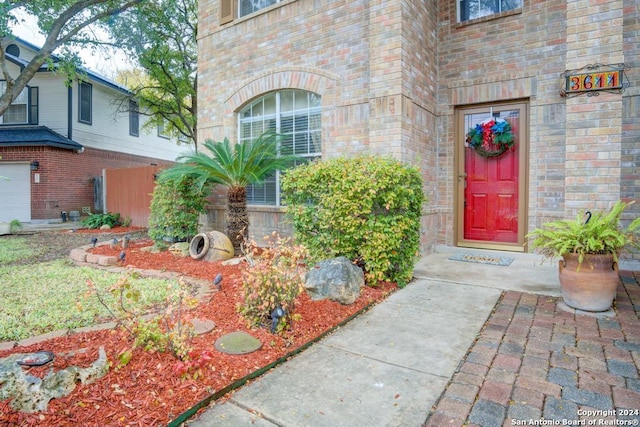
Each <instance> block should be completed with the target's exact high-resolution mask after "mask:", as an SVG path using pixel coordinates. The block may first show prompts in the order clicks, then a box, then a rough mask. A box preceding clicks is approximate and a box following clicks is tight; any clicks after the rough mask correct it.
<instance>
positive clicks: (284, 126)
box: [238, 90, 322, 206]
mask: <svg viewBox="0 0 640 427" xmlns="http://www.w3.org/2000/svg"><path fill="white" fill-rule="evenodd" d="M321 129H322V128H321V107H320V96H319V95H317V94H315V93H312V92H306V91H303V90H282V91H279V92H272V93H269V94H267V95H265V96H263V97H261V98H259V99H257V100H256V101H254V102H252V103H251V104H250V105H248V106H247V107H245V108H244V109H242V110H241V111H240V113H239V118H238V140H240V141H244V140H252V139H255V138H257V137H259V136H260V135H262V134H263V133H264V132H266V131H269V130H271V131H275V132H276V133H278V134H279V135H281V137H282V139H281V153H282V154H287V155H289V154H295V155H297V156H300V157H301V160H300V162H305V161H310V160H313V159H316V158H320V157H321V156H322V142H321V139H320V136H321ZM281 174H282V172H281V171H278V172H276V174H275V175H273V176H271V177H269V178H268V179H267V180H266V181H265V182H264V183H263V184H260V185H252V186H250V187H249V188H248V189H247V203H248V204H252V205H271V206H280V175H281Z"/></svg>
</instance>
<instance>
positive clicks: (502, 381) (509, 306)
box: [425, 271, 640, 427]
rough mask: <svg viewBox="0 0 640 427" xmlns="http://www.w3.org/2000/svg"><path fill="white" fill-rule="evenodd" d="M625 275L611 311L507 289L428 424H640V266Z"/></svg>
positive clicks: (494, 426) (429, 418)
mask: <svg viewBox="0 0 640 427" xmlns="http://www.w3.org/2000/svg"><path fill="white" fill-rule="evenodd" d="M620 276H621V279H622V282H621V284H620V286H619V287H618V294H617V296H616V300H615V303H614V310H615V316H610V317H594V316H586V315H574V314H572V313H570V312H568V311H565V310H562V309H561V308H559V307H558V303H559V302H560V301H562V300H561V298H552V297H548V296H542V295H533V294H525V293H520V292H505V293H504V294H503V295H502V297H501V299H500V301H499V302H498V304H497V305H496V308H495V311H494V313H493V314H492V315H491V316H490V318H489V320H488V321H487V322H486V324H485V326H484V328H483V330H482V331H481V332H480V334H479V336H478V339H477V341H476V342H475V344H474V345H473V346H472V347H471V349H470V350H469V352H468V353H467V355H466V357H465V359H464V360H463V361H462V362H461V364H460V366H459V367H458V369H457V371H456V373H455V374H454V376H453V377H452V379H451V381H450V382H449V385H448V386H447V388H446V390H445V391H444V392H443V394H442V396H441V397H440V399H439V400H438V402H437V403H436V405H434V407H433V408H432V410H431V412H430V414H429V417H428V418H427V421H426V423H425V426H429V427H430V426H434V427H435V426H437V427H440V426H463V425H464V426H487V427H496V426H501V425H502V426H512V425H587V426H588V425H596V426H597V425H639V423H640V377H639V375H638V366H640V320H639V317H638V314H639V313H640V284H639V280H638V279H640V272H635V273H633V272H628V271H624V272H621V273H620Z"/></svg>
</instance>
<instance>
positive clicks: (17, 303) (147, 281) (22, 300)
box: [0, 239, 168, 342]
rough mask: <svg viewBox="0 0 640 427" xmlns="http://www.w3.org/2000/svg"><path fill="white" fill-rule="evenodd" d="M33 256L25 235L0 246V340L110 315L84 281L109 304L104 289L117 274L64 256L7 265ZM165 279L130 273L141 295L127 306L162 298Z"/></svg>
mask: <svg viewBox="0 0 640 427" xmlns="http://www.w3.org/2000/svg"><path fill="white" fill-rule="evenodd" d="M5 243H6V244H5ZM45 250H46V249H45ZM32 255H33V250H32V248H29V247H27V245H26V240H22V239H10V240H8V241H3V242H2V245H0V307H2V310H0V342H2V341H14V340H20V339H24V338H28V337H32V336H35V335H39V334H43V333H47V332H52V331H57V330H61V329H69V328H78V327H82V326H90V325H94V324H96V323H99V322H101V321H104V320H111V319H108V311H107V310H106V309H105V308H104V306H102V304H100V302H99V301H98V298H97V296H96V295H95V292H93V293H92V292H87V291H88V290H89V287H88V285H87V282H88V281H91V282H93V284H94V285H95V287H96V289H97V290H98V292H100V294H101V295H102V297H103V299H104V300H105V301H107V303H108V305H109V307H113V306H115V305H117V304H115V297H114V296H113V295H111V293H110V292H109V288H110V287H111V286H113V285H114V284H115V283H116V282H117V281H118V279H119V278H120V275H119V274H115V273H107V272H105V271H103V270H96V269H94V268H90V267H78V266H76V265H75V264H73V263H71V262H70V261H66V260H56V261H51V262H44V263H38V264H28V265H18V266H11V265H8V264H9V263H11V262H16V261H19V260H21V259H25V258H26V257H30V256H32ZM167 284H168V282H167V281H165V280H161V279H151V278H144V279H142V278H133V279H132V280H131V285H132V287H134V288H135V289H137V290H139V291H140V298H139V300H138V301H137V302H136V303H135V304H133V305H132V308H133V309H134V310H136V311H145V310H148V309H150V308H152V307H153V306H154V305H157V304H159V303H163V302H164V301H165V300H166V298H167V293H168V289H167V288H168V286H167Z"/></svg>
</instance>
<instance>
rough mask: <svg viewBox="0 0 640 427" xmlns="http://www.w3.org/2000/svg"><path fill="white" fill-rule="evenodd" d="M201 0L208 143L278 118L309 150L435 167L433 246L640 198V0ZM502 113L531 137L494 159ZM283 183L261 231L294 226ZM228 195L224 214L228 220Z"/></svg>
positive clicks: (429, 207) (495, 237)
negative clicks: (478, 129)
mask: <svg viewBox="0 0 640 427" xmlns="http://www.w3.org/2000/svg"><path fill="white" fill-rule="evenodd" d="M199 7H200V12H199V27H198V31H199V52H200V53H199V76H198V82H199V121H198V123H199V138H200V140H204V139H205V138H212V139H214V140H219V139H222V138H223V137H225V136H228V137H230V138H231V139H232V140H233V139H236V140H237V139H242V138H247V137H251V136H255V135H256V134H259V133H260V132H261V131H262V130H264V129H266V128H276V129H277V130H278V131H279V132H281V133H283V134H286V135H287V136H288V139H287V141H288V143H291V144H292V145H293V146H294V147H295V150H296V152H297V153H298V154H301V155H305V156H308V157H312V158H313V157H322V158H323V159H327V158H332V157H336V156H352V155H357V154H360V153H374V154H379V155H390V156H393V157H395V158H397V159H400V160H402V161H404V162H407V163H411V164H414V165H417V166H419V167H420V168H421V171H422V174H423V177H424V191H425V194H426V195H427V196H428V198H429V201H428V202H427V203H426V205H425V208H424V217H423V224H422V226H423V232H424V235H423V241H422V243H423V249H424V250H426V251H428V250H430V249H431V248H432V247H433V246H434V245H435V244H442V245H450V246H461V247H476V248H489V249H499V250H507V251H523V250H524V251H526V250H527V248H526V245H525V243H526V242H525V237H524V236H525V235H526V233H527V232H528V231H530V230H531V229H533V228H535V227H537V226H539V225H540V224H542V223H543V222H545V221H548V220H551V219H557V218H563V217H573V216H574V215H575V214H576V212H578V211H579V210H580V209H606V208H608V207H610V206H611V204H612V203H613V202H614V201H616V200H618V199H624V200H638V199H639V198H640V187H639V186H638V183H639V182H640V147H639V141H640V118H639V116H640V72H639V66H640V6H639V5H638V2H637V1H636V0H611V1H600V2H591V1H587V0H546V1H540V0H501V1H488V0H443V1H419V2H417V1H409V0H396V1H380V0H371V1H362V0H354V1H327V0H281V1H280V0H263V1H256V0H254V1H252V0H200V6H199ZM594 64H602V65H598V66H597V67H592V68H587V66H590V65H594ZM621 64H622V65H621ZM609 65H610V66H609ZM567 77H569V78H567ZM595 79H597V82H598V84H599V87H597V89H598V90H597V91H594V90H593V89H594V87H593V86H594V84H593V81H594V80H595ZM567 81H570V82H571V83H570V85H569V86H567V83H566V82H567ZM590 82H591V83H590ZM605 89H606V90H605ZM574 90H577V91H576V92H573V91H574ZM596 94H597V95H598V96H589V95H596ZM578 95H579V96H578ZM491 120H494V121H500V122H501V121H503V120H504V121H506V122H507V123H509V125H510V127H511V133H512V134H513V142H514V143H515V147H514V148H513V149H509V150H507V151H506V152H504V153H503V154H502V155H500V156H496V157H483V156H481V155H479V154H478V153H479V152H477V151H476V150H474V149H473V148H472V147H469V146H468V145H469V144H468V142H466V136H467V133H468V132H469V131H470V130H471V129H473V128H474V127H475V126H476V125H478V124H482V123H487V122H490V121H491ZM277 180H278V176H276V177H274V179H273V180H272V181H270V182H267V183H265V185H262V186H259V187H254V188H252V189H251V192H250V194H249V203H250V216H251V217H250V218H251V223H252V230H251V232H252V234H255V235H256V236H261V235H262V234H263V233H268V232H270V231H271V230H273V229H280V230H282V229H286V223H285V222H284V218H283V215H282V208H281V207H280V206H279V203H280V200H279V197H278V185H277ZM219 200H220V202H219V203H218V202H216V203H214V204H213V205H212V206H211V213H210V217H209V220H210V223H211V225H212V226H213V227H216V228H219V229H223V224H222V221H223V217H222V216H221V215H220V213H221V212H222V211H223V209H224V206H223V202H222V200H223V199H222V198H220V199H219ZM639 211H640V210H638V209H635V211H633V212H629V213H628V215H629V216H631V215H637V213H638V212H639Z"/></svg>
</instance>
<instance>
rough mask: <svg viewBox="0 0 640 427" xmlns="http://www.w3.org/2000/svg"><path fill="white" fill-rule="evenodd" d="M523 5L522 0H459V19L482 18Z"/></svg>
mask: <svg viewBox="0 0 640 427" xmlns="http://www.w3.org/2000/svg"><path fill="white" fill-rule="evenodd" d="M521 7H522V0H458V21H459V22H463V21H468V20H470V19H476V18H482V17H483V16H489V15H494V14H496V13H500V12H505V11H507V10H513V9H518V8H521Z"/></svg>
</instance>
